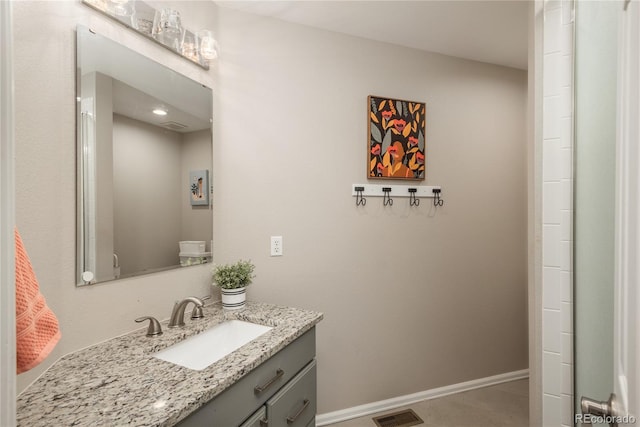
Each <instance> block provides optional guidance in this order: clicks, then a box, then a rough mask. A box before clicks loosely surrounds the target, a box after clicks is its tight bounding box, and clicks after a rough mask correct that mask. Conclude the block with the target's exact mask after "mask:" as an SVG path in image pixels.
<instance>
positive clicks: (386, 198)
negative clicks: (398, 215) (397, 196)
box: [382, 187, 393, 206]
mask: <svg viewBox="0 0 640 427" xmlns="http://www.w3.org/2000/svg"><path fill="white" fill-rule="evenodd" d="M382 193H383V194H382V204H383V205H384V206H393V199H392V198H391V187H382Z"/></svg>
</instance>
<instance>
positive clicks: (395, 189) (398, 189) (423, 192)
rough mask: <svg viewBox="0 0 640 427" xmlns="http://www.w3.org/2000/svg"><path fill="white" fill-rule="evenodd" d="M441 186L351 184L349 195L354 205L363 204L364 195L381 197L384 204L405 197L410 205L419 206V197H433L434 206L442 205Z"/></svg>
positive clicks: (386, 204) (388, 204)
mask: <svg viewBox="0 0 640 427" xmlns="http://www.w3.org/2000/svg"><path fill="white" fill-rule="evenodd" d="M441 193H442V188H441V187H440V186H437V185H375V184H353V185H352V187H351V195H352V196H355V198H356V206H364V205H366V203H367V199H366V198H365V197H382V203H383V205H384V206H393V199H392V198H391V194H393V198H397V197H407V198H409V205H410V206H416V207H417V206H420V199H421V198H423V199H424V198H430V197H432V198H433V204H434V206H442V205H443V204H444V201H443V200H442V198H440V194H441Z"/></svg>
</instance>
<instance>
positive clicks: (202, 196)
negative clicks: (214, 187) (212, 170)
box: [189, 169, 209, 206]
mask: <svg viewBox="0 0 640 427" xmlns="http://www.w3.org/2000/svg"><path fill="white" fill-rule="evenodd" d="M189 199H190V200H191V206H208V205H209V171H208V170H207V169H204V170H197V171H191V172H189Z"/></svg>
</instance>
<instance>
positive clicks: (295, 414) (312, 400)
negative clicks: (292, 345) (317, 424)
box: [266, 360, 316, 427]
mask: <svg viewBox="0 0 640 427" xmlns="http://www.w3.org/2000/svg"><path fill="white" fill-rule="evenodd" d="M266 407H267V420H268V422H269V427H306V426H307V425H308V424H309V422H310V421H311V420H313V419H315V414H316V362H315V360H314V361H313V362H311V363H309V364H308V365H307V366H306V367H305V368H304V369H303V370H302V371H300V373H298V375H296V377H295V378H294V379H292V380H291V381H289V383H287V384H286V385H285V386H284V387H282V389H280V391H278V392H277V393H276V394H275V395H274V396H273V397H272V398H271V399H269V400H267V404H266Z"/></svg>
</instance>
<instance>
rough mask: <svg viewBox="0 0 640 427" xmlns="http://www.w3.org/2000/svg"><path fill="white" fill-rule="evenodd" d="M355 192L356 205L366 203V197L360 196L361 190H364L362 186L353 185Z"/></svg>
mask: <svg viewBox="0 0 640 427" xmlns="http://www.w3.org/2000/svg"><path fill="white" fill-rule="evenodd" d="M354 190H355V192H356V206H364V205H366V204H367V199H365V198H364V197H363V196H362V192H363V191H364V187H355V188H354Z"/></svg>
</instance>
